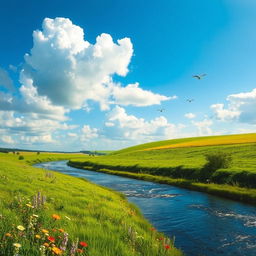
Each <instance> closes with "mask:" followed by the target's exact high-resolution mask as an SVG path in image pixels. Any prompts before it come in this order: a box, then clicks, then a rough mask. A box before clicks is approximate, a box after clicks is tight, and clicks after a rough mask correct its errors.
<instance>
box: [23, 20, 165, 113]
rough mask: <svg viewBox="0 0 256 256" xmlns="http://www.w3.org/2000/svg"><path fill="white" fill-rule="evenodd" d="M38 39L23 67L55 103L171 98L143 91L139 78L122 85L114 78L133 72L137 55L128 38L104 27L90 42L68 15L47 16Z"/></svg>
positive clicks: (145, 102)
mask: <svg viewBox="0 0 256 256" xmlns="http://www.w3.org/2000/svg"><path fill="white" fill-rule="evenodd" d="M33 39H34V45H33V48H32V49H31V51H30V53H29V54H26V55H25V61H26V65H25V66H24V69H23V71H22V72H23V75H24V76H25V77H26V78H27V79H30V80H31V81H32V86H33V87H35V88H36V90H37V92H38V94H39V95H40V96H46V97H47V98H48V99H49V100H50V101H51V102H52V104H54V105H58V106H64V107H66V108H70V109H75V108H81V107H82V106H83V105H84V104H85V103H86V102H87V101H88V100H93V101H96V102H98V103H99V104H100V106H101V109H103V110H106V109H108V108H109V104H110V103H118V104H124V105H130V104H131V105H135V106H148V105H152V104H160V102H161V101H163V100H168V99H169V98H168V97H166V96H162V95H159V94H154V93H152V92H149V91H144V90H142V89H141V88H139V87H138V84H134V85H128V86H126V87H121V86H120V85H118V84H115V83H114V82H113V81H112V76H113V75H114V74H117V75H119V76H125V75H126V74H127V72H128V65H129V63H130V60H131V57H132V55H133V45H132V43H131V41H130V39H129V38H123V39H120V40H117V42H116V43H115V42H114V41H113V39H112V37H111V36H110V35H109V34H105V33H104V34H101V35H99V36H98V37H97V38H96V43H95V44H91V43H89V42H88V41H86V40H85V39H84V31H83V29H82V28H80V27H79V26H76V25H74V24H73V23H72V22H71V21H70V20H69V19H66V18H55V19H49V18H46V19H44V21H43V26H42V30H37V31H34V33H33ZM51 67H52V68H51ZM24 86H26V84H24ZM30 88H31V87H30ZM125 94H126V96H125ZM113 99H114V101H113ZM140 102H141V103H140Z"/></svg>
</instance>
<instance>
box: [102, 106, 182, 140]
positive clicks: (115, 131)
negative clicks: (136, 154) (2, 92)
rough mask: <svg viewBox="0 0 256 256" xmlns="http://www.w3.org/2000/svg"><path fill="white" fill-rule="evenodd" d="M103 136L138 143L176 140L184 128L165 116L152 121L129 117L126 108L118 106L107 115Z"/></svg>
mask: <svg viewBox="0 0 256 256" xmlns="http://www.w3.org/2000/svg"><path fill="white" fill-rule="evenodd" d="M105 124H106V126H105V128H104V131H103V135H104V136H105V137H107V138H110V139H113V140H121V141H122V140H126V141H130V140H134V141H136V142H137V143H141V142H146V141H151V140H158V139H167V138H174V137H176V136H177V134H178V133H179V130H180V129H182V127H181V126H180V127H178V126H176V125H174V124H171V123H169V122H168V121H167V119H166V118H165V117H163V116H160V117H156V118H155V119H152V120H150V121H146V120H145V119H144V118H138V117H136V116H134V115H128V114H127V113H126V111H125V109H124V108H122V107H119V106H116V107H115V108H114V109H112V110H111V111H110V112H109V113H108V114H107V122H106V123H105Z"/></svg>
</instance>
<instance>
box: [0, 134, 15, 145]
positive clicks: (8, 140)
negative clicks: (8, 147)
mask: <svg viewBox="0 0 256 256" xmlns="http://www.w3.org/2000/svg"><path fill="white" fill-rule="evenodd" d="M0 141H2V143H6V144H13V143H14V140H13V139H12V137H11V136H8V135H2V136H1V138H0Z"/></svg>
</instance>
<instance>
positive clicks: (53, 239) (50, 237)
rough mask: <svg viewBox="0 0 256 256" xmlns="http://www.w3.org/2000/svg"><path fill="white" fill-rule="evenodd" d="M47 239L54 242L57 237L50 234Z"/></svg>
mask: <svg viewBox="0 0 256 256" xmlns="http://www.w3.org/2000/svg"><path fill="white" fill-rule="evenodd" d="M47 239H48V240H49V241H51V242H54V241H55V238H54V237H53V236H48V237H47Z"/></svg>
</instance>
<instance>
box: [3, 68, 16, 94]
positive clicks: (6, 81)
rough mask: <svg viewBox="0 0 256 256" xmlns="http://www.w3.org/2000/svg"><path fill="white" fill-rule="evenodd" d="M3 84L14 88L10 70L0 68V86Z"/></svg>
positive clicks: (10, 88) (8, 87) (9, 88)
mask: <svg viewBox="0 0 256 256" xmlns="http://www.w3.org/2000/svg"><path fill="white" fill-rule="evenodd" d="M1 86H3V87H5V88H6V89H8V90H14V85H13V81H12V79H11V78H10V76H9V74H8V72H7V71H6V70H4V69H2V68H0V87H1Z"/></svg>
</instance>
